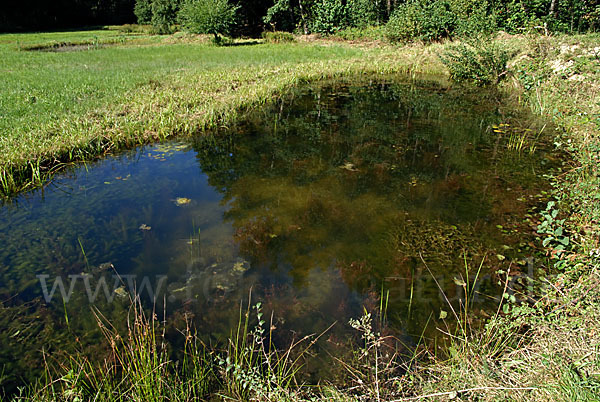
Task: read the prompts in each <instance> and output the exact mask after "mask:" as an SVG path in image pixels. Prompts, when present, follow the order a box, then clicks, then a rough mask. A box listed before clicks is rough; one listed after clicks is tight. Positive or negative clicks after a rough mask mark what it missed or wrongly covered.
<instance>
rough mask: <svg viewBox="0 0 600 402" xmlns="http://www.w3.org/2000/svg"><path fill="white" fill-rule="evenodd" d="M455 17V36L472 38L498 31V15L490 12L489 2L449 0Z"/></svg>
mask: <svg viewBox="0 0 600 402" xmlns="http://www.w3.org/2000/svg"><path fill="white" fill-rule="evenodd" d="M449 3H450V9H451V11H452V14H453V15H454V18H455V21H454V27H453V35H454V36H458V37H472V36H477V35H479V34H481V33H491V32H493V31H495V30H496V26H497V24H496V15H495V14H494V13H493V12H491V11H490V10H489V5H488V2H487V1H476V0H449Z"/></svg>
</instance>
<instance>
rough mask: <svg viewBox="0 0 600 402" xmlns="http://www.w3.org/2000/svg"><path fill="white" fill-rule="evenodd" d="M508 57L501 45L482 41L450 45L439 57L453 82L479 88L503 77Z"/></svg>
mask: <svg viewBox="0 0 600 402" xmlns="http://www.w3.org/2000/svg"><path fill="white" fill-rule="evenodd" d="M509 57H510V55H509V52H508V51H507V50H506V49H504V48H503V47H502V46H501V45H499V44H497V43H495V42H485V41H484V40H476V41H473V42H472V43H459V44H456V45H451V46H449V47H448V48H447V49H446V50H445V51H444V52H443V53H442V54H441V55H440V59H441V60H442V63H444V65H445V66H446V67H447V68H448V70H449V71H450V77H451V78H452V79H453V80H455V81H457V82H462V81H467V82H473V83H475V84H476V85H479V86H481V85H488V84H493V83H497V82H498V81H500V79H502V78H503V77H504V76H505V73H506V63H507V62H508V60H509Z"/></svg>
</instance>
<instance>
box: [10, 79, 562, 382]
mask: <svg viewBox="0 0 600 402" xmlns="http://www.w3.org/2000/svg"><path fill="white" fill-rule="evenodd" d="M499 105H500V103H499V102H498V99H497V97H496V96H495V95H494V94H493V93H481V92H480V93H477V94H464V93H461V92H460V91H458V90H456V89H451V88H447V87H445V86H443V85H441V84H439V83H436V82H434V81H422V82H396V83H385V84H382V83H376V82H368V81H367V82H363V83H359V84H342V83H337V84H323V85H319V86H313V87H309V88H304V89H302V90H298V91H295V92H294V93H292V94H290V95H289V96H286V97H284V98H282V99H280V100H278V101H276V102H274V103H273V104H272V105H270V106H268V107H265V108H263V109H261V110H258V111H254V112H252V113H250V114H249V115H248V117H247V118H246V119H244V121H243V122H241V123H240V124H239V125H237V126H235V127H232V128H230V129H228V130H222V131H223V132H221V133H219V135H218V136H199V137H197V138H194V139H192V140H191V141H190V142H186V143H166V144H159V145H155V146H148V147H143V148H140V149H137V150H134V151H131V152H128V153H125V154H122V155H119V156H115V157H110V158H107V159H105V160H102V161H100V162H98V163H94V164H92V165H89V166H86V167H80V168H78V169H77V170H75V171H72V172H70V173H69V174H65V175H63V176H61V177H59V178H57V179H56V180H55V181H54V182H53V183H52V185H51V186H50V187H49V188H47V189H46V190H45V191H44V192H43V193H39V192H38V193H36V194H33V195H29V196H22V197H20V198H18V199H16V200H14V203H13V204H12V205H9V206H5V207H4V208H3V209H2V210H0V244H1V245H2V247H1V248H0V300H2V305H1V306H0V307H1V310H0V311H1V314H0V340H1V341H2V345H9V346H7V347H5V348H3V349H4V350H2V351H1V352H0V364H3V365H5V368H6V369H5V373H6V375H8V376H9V378H10V379H11V381H13V382H16V381H17V379H18V374H17V371H19V372H22V373H27V370H28V369H33V368H36V367H39V364H40V361H41V360H40V359H41V352H40V350H42V349H44V350H46V351H50V352H52V351H55V350H61V349H67V350H68V349H69V347H71V345H72V343H73V342H72V341H73V339H74V338H75V337H76V336H77V337H81V342H82V343H84V344H86V345H89V347H90V348H94V347H96V348H98V346H97V340H98V338H99V334H98V333H97V331H94V330H93V328H95V320H94V318H93V315H92V314H91V313H90V306H91V304H94V305H96V306H98V307H99V309H100V310H101V311H102V312H103V313H105V314H106V316H107V317H109V318H114V319H122V318H123V317H124V316H125V315H126V313H127V308H128V301H127V297H126V294H127V291H131V290H133V289H134V288H135V289H136V290H137V291H140V292H141V293H142V294H143V295H145V296H148V295H153V296H154V297H155V298H156V300H157V305H158V306H160V309H162V308H163V307H164V308H165V309H166V311H167V314H168V316H169V317H178V315H180V314H181V313H182V312H186V313H187V314H191V315H193V316H194V321H195V323H196V325H197V327H198V330H199V331H200V332H201V333H202V334H203V336H204V337H206V338H207V339H212V341H213V342H217V341H219V340H223V339H224V337H226V336H227V335H229V331H230V329H231V328H233V327H234V325H235V324H236V322H237V319H238V308H239V303H240V300H242V299H245V298H247V297H248V294H249V291H250V289H252V293H253V297H254V298H255V299H256V300H258V299H260V300H262V301H263V305H264V306H265V307H266V309H267V310H269V311H274V325H275V326H277V327H278V328H280V329H282V330H284V331H285V330H293V331H295V332H296V333H299V334H301V335H302V334H307V333H313V332H320V331H322V330H324V329H325V328H327V327H329V325H330V324H332V323H333V322H335V321H337V322H338V325H336V326H335V327H334V329H333V330H332V331H331V333H330V334H329V335H328V336H329V338H327V341H328V343H329V344H336V343H343V342H344V341H343V339H344V337H346V336H347V334H348V332H349V328H348V326H347V324H346V323H347V322H348V319H349V318H350V317H356V316H358V315H360V314H361V312H362V309H363V306H366V307H367V308H374V307H375V306H376V305H377V304H378V298H379V295H380V294H381V292H382V289H383V292H384V294H387V292H388V291H389V298H386V300H388V310H387V315H388V318H389V320H390V325H391V326H392V327H393V328H394V329H395V330H396V331H398V332H399V333H401V334H402V336H403V337H404V338H405V339H406V341H407V342H409V343H410V342H411V340H412V339H415V337H418V336H419V335H420V334H421V333H422V331H423V327H424V326H425V323H426V322H427V321H428V320H430V319H432V320H433V321H435V319H437V317H438V316H439V311H440V310H441V309H443V308H445V307H444V306H445V304H444V303H445V301H444V298H443V297H442V296H441V294H440V292H439V289H438V287H437V285H436V283H435V281H434V280H433V276H435V277H436V279H437V281H438V282H439V284H440V286H441V287H443V288H444V290H445V292H446V294H447V296H448V297H449V298H450V299H451V300H453V301H454V302H458V300H459V298H460V297H461V295H462V293H461V291H462V289H463V287H462V285H461V283H462V282H463V281H464V280H465V278H466V275H467V271H468V270H470V275H471V280H472V279H473V277H474V276H475V272H476V271H477V270H478V268H479V267H480V265H481V266H482V274H481V275H480V277H479V279H480V280H479V282H478V286H477V291H478V293H477V300H476V308H475V311H479V310H483V312H482V314H484V311H485V310H486V309H488V308H490V307H492V306H494V305H495V304H494V303H495V301H494V298H495V297H497V296H498V293H499V292H500V291H501V289H500V288H499V287H498V286H497V280H498V277H497V276H496V275H495V272H496V271H497V270H499V269H502V268H506V267H507V266H508V265H509V264H513V263H515V262H516V263H515V264H514V266H515V267H516V268H513V269H514V270H516V271H517V272H518V271H519V269H521V270H523V271H525V268H523V265H524V264H523V260H524V259H525V258H527V257H528V256H529V255H531V254H532V253H533V251H532V250H531V247H532V245H531V244H529V243H530V239H527V237H526V235H525V234H524V233H523V232H524V231H527V230H528V224H527V223H524V222H523V218H524V217H525V215H526V214H527V211H528V210H529V209H530V208H531V207H532V206H534V205H535V204H536V202H538V198H536V195H537V194H538V193H539V192H540V190H541V187H542V186H543V183H540V179H539V177H540V176H541V172H543V171H544V169H545V167H544V165H546V164H548V163H549V161H550V160H551V159H552V158H551V156H550V155H549V154H547V152H546V151H545V147H544V145H543V143H538V141H539V138H540V136H539V135H538V132H537V131H536V129H535V127H531V128H532V131H526V130H523V129H521V128H519V129H517V128H515V129H514V130H512V129H510V126H502V127H504V128H503V129H502V130H498V129H494V127H497V126H498V125H499V124H501V123H502V124H504V123H506V122H507V121H509V120H510V119H511V118H513V117H514V116H511V115H507V113H508V112H507V111H506V110H503V108H502V106H499ZM516 133H524V134H520V135H521V137H519V138H520V139H522V141H521V144H522V146H520V147H515V146H511V144H513V145H514V144H515V136H516V135H517V134H516ZM534 146H535V152H530V151H532V150H533V148H534ZM519 264H520V265H519ZM465 267H467V268H465ZM519 267H520V268H519ZM466 270H467V271H466ZM42 284H45V285H46V286H45V288H44V286H41V285H42ZM61 284H62V285H63V289H61V287H60V285H61ZM71 286H72V294H70V295H69V291H70V289H71ZM103 286H104V287H103ZM53 287H54V289H53ZM53 290H54V293H53ZM61 290H62V291H64V292H63V293H64V294H65V295H66V296H70V297H69V300H68V303H64V305H63V296H62V295H61ZM146 298H147V297H146ZM44 299H46V300H47V301H48V303H45V302H44ZM90 299H91V300H93V301H94V303H90ZM163 304H165V306H163ZM150 305H151V304H149V306H150ZM66 318H68V322H67V320H66ZM432 332H433V331H432ZM323 347H325V346H323ZM23 377H24V378H25V379H26V380H27V379H31V377H27V375H26V374H24V375H23ZM5 386H6V385H5Z"/></svg>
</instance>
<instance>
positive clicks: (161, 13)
mask: <svg viewBox="0 0 600 402" xmlns="http://www.w3.org/2000/svg"><path fill="white" fill-rule="evenodd" d="M178 8H179V2H178V1H174V0H152V19H151V23H152V27H153V28H154V31H155V32H156V33H158V34H168V33H171V32H172V26H173V25H174V24H175V21H176V17H177V9H178Z"/></svg>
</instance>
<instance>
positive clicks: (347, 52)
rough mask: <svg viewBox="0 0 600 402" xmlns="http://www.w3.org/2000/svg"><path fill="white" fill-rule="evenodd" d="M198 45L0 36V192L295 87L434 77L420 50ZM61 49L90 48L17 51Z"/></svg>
mask: <svg viewBox="0 0 600 402" xmlns="http://www.w3.org/2000/svg"><path fill="white" fill-rule="evenodd" d="M79 35H82V36H81V37H80V38H78V36H79ZM76 38H78V39H76ZM117 39H118V40H120V41H121V43H115V40H117ZM90 41H92V42H90ZM94 41H95V42H94ZM205 42H206V41H205V40H204V38H202V37H195V36H191V37H190V36H186V35H175V36H170V37H166V38H157V37H150V36H145V35H131V34H127V35H125V34H121V33H115V32H114V31H108V33H107V32H103V31H98V32H83V33H77V32H73V33H68V34H58V33H57V34H43V35H42V34H23V35H4V36H0V53H1V54H2V64H1V65H0V70H1V71H2V75H1V76H2V78H1V80H2V83H1V84H2V88H3V91H2V94H1V95H0V109H1V110H2V119H1V120H0V132H2V136H1V137H0V155H1V157H0V187H1V189H2V193H3V194H4V195H5V196H6V195H10V194H14V193H16V192H18V191H21V190H23V189H26V188H29V187H31V186H39V185H41V184H42V183H44V182H45V181H46V180H47V178H48V176H49V175H51V174H52V172H53V171H54V169H55V168H57V167H60V166H62V164H64V163H69V162H72V161H79V160H88V159H90V158H94V157H97V156H99V155H102V154H105V153H107V152H110V151H111V150H114V149H116V148H122V147H131V146H133V145H135V144H140V143H145V142H149V141H156V140H161V139H165V138H167V137H169V136H174V135H186V134H190V133H194V132H197V131H198V130H201V129H205V128H210V127H214V126H217V125H225V124H227V123H228V122H229V121H231V119H233V118H235V116H236V115H237V114H238V113H239V112H240V111H243V110H244V109H247V108H252V107H254V106H256V105H260V104H261V103H263V102H265V101H267V100H268V99H270V98H271V97H272V96H274V95H276V94H278V93H281V92H282V91H284V90H285V89H286V88H289V87H291V86H293V85H296V84H298V83H300V82H303V81H310V80H315V79H319V78H323V77H334V76H340V75H344V74H360V73H390V72H401V71H411V70H414V71H422V70H427V71H428V72H436V71H438V72H439V71H441V68H440V66H439V64H436V62H435V57H434V56H433V55H432V54H431V53H428V52H422V51H421V50H420V49H417V48H409V49H405V50H403V51H402V52H398V51H396V50H395V49H392V48H387V47H384V48H377V47H376V48H374V47H350V46H346V45H343V44H332V43H287V44H256V42H252V41H246V42H241V43H237V44H236V45H238V46H225V47H215V46H212V45H210V44H207V43H205ZM69 43H76V44H82V43H84V44H85V43H87V44H89V43H92V45H89V46H91V47H90V50H81V51H60V52H52V51H45V52H42V51H26V50H24V49H26V48H29V49H31V48H40V47H43V46H47V47H49V48H51V49H52V48H56V46H57V44H59V45H58V48H59V49H60V48H61V46H63V47H64V46H65V45H68V44H69ZM93 43H106V44H108V45H107V46H106V47H94V45H93ZM84 46H88V45H84Z"/></svg>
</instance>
